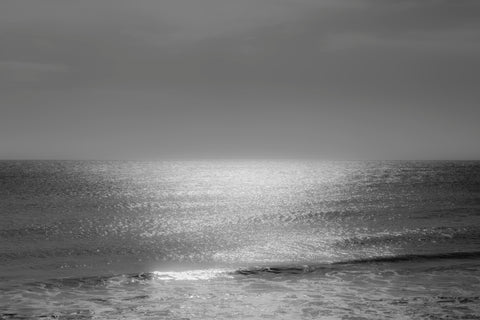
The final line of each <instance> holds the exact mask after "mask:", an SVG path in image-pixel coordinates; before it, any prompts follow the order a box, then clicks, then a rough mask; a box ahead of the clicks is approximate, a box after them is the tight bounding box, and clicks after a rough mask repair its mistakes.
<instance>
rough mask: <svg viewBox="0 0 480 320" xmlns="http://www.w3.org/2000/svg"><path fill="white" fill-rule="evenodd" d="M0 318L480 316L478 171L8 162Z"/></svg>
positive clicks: (356, 165)
mask: <svg viewBox="0 0 480 320" xmlns="http://www.w3.org/2000/svg"><path fill="white" fill-rule="evenodd" d="M0 199H1V202H0V210H1V211H0V212H1V213H0V239H1V241H0V287H1V289H0V290H1V298H0V319H1V318H4V319H17V318H19V319H20V318H64V319H91V318H93V319H119V318H125V319H132V318H134V319H138V318H144V319H158V318H165V319H202V318H203V319H205V318H217V319H225V318H238V319H247V318H252V319H256V318H258V319H260V318H262V319H263V318H274V319H309V318H322V319H328V318H331V319H362V318H364V319H386V318H392V319H437V318H445V319H465V318H467V319H480V307H479V305H480V162H305V161H303V162H300V161H237V162H234V161H218V162H212V161H197V162H194V161H185V162H115V161H112V162H95V161H19V162H14V161H3V162H0Z"/></svg>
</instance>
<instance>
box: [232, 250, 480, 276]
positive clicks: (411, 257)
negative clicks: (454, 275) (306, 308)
mask: <svg viewBox="0 0 480 320" xmlns="http://www.w3.org/2000/svg"><path fill="white" fill-rule="evenodd" d="M479 258H480V251H470V252H448V253H436V254H406V255H396V256H380V257H371V258H363V259H351V260H345V261H336V262H331V263H321V264H307V265H284V266H282V265H280V266H271V267H268V266H267V267H265V266H263V267H251V268H242V269H238V270H236V271H235V272H234V273H235V274H239V275H246V276H249V275H260V274H277V275H281V274H284V275H292V274H305V273H313V272H315V273H317V272H320V271H323V272H329V271H334V270H339V268H342V267H345V266H352V265H367V264H381V263H389V264H391V263H399V262H422V261H434V260H445V259H452V260H468V259H479Z"/></svg>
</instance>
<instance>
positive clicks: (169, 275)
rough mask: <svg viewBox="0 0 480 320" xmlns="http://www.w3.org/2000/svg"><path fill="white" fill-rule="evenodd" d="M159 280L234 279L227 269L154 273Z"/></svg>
mask: <svg viewBox="0 0 480 320" xmlns="http://www.w3.org/2000/svg"><path fill="white" fill-rule="evenodd" d="M153 274H154V275H155V279H158V280H210V279H213V278H219V277H222V278H232V275H230V274H229V273H228V270H226V269H206V270H189V271H169V272H164V271H154V272H153Z"/></svg>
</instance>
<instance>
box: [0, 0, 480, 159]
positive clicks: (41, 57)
mask: <svg viewBox="0 0 480 320" xmlns="http://www.w3.org/2000/svg"><path fill="white" fill-rule="evenodd" d="M0 46H1V47H0V48H1V50H0V159H165V158H230V157H235V158H265V157H267V158H269V157H271V158H320V159H385V160H388V159H438V160H440V159H480V125H479V122H480V121H479V120H480V105H479V102H480V1H478V0H135V1H133V0H129V1H127V0H75V1H73V0H2V1H1V2H0Z"/></svg>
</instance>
